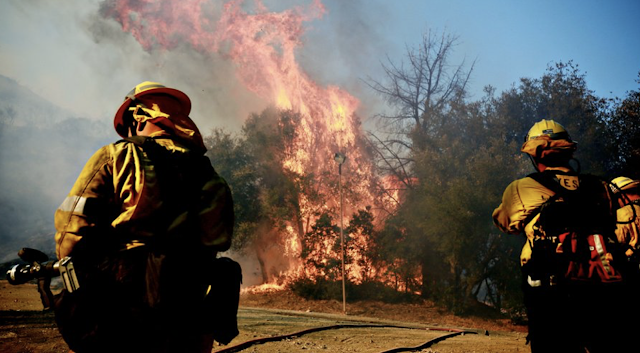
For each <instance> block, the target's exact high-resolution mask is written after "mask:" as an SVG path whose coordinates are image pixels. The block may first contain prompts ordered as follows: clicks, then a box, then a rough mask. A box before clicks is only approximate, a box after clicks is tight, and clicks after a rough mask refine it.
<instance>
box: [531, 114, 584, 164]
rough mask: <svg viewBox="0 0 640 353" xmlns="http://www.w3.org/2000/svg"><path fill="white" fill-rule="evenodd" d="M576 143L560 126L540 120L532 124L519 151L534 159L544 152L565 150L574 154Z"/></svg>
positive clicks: (549, 121)
mask: <svg viewBox="0 0 640 353" xmlns="http://www.w3.org/2000/svg"><path fill="white" fill-rule="evenodd" d="M577 147H578V143H577V142H575V141H573V140H571V137H570V136H569V132H567V130H566V129H565V128H564V126H562V125H561V124H559V123H557V122H555V121H553V120H546V119H542V120H540V121H539V122H537V123H535V124H533V126H532V127H531V129H529V132H528V133H527V136H526V137H525V139H524V144H522V148H521V151H522V152H524V153H527V154H529V155H530V156H532V157H534V158H540V157H543V154H544V151H548V150H567V151H570V152H574V151H575V150H576V149H577Z"/></svg>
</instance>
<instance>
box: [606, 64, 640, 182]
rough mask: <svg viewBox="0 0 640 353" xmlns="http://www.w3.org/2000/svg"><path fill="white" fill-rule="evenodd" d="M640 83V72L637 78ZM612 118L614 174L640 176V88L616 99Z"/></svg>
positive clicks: (610, 124) (611, 138) (608, 126)
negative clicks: (619, 100)
mask: <svg viewBox="0 0 640 353" xmlns="http://www.w3.org/2000/svg"><path fill="white" fill-rule="evenodd" d="M636 82H637V83H638V84H640V73H639V74H638V79H637V80H636ZM615 103H616V107H615V109H614V110H613V112H612V117H611V120H610V121H609V124H607V130H608V131H609V132H610V140H609V141H610V143H613V144H612V150H611V153H612V155H613V158H611V159H610V161H611V162H612V163H611V166H610V170H612V173H613V175H612V176H614V177H615V176H620V175H623V176H627V177H630V178H634V179H638V178H640V88H639V89H637V90H635V91H631V92H628V93H627V96H626V97H625V98H624V99H623V100H622V101H621V102H618V101H616V102H615Z"/></svg>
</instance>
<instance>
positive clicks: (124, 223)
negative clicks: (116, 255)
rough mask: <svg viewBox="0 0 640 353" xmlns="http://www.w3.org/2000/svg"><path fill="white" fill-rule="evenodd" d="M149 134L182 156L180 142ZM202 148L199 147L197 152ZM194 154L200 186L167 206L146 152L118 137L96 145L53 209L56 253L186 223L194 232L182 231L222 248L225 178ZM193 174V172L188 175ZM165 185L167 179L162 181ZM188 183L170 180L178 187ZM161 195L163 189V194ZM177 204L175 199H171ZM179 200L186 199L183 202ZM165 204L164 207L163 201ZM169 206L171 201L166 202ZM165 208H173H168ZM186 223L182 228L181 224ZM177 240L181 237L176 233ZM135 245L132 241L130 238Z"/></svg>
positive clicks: (228, 225) (228, 211)
mask: <svg viewBox="0 0 640 353" xmlns="http://www.w3.org/2000/svg"><path fill="white" fill-rule="evenodd" d="M153 135H155V136H156V138H155V139H154V140H155V141H156V142H157V144H158V145H160V146H162V147H160V148H165V149H166V150H167V151H168V152H170V154H171V155H173V154H178V155H179V156H182V155H184V154H187V153H189V152H190V150H189V149H188V148H187V147H185V145H183V144H181V143H179V142H178V141H175V140H173V139H171V138H160V136H157V135H159V134H153ZM202 153H204V152H202ZM202 153H200V154H199V156H198V157H199V159H197V160H199V161H200V163H201V164H202V166H198V167H197V168H195V169H194V170H196V172H193V171H192V170H191V169H190V168H188V169H189V172H191V174H196V173H202V174H199V176H200V179H204V180H202V183H201V184H202V186H201V187H200V185H198V186H196V188H197V189H196V190H195V191H193V190H194V189H193V187H192V188H191V189H189V188H184V190H192V191H188V192H192V193H196V195H185V198H184V200H193V201H192V202H189V204H188V205H186V204H185V205H177V206H176V205H173V206H172V207H167V206H168V205H167V204H168V203H169V201H167V200H166V198H163V196H162V195H163V192H162V190H161V187H160V185H161V184H162V182H161V181H162V177H161V176H159V175H158V173H156V172H157V171H158V170H159V168H157V166H155V165H154V163H152V162H151V161H150V159H149V156H148V153H146V152H143V149H142V148H141V147H140V146H138V145H136V144H135V143H132V142H129V141H120V142H116V143H114V144H110V145H107V146H104V147H102V148H101V149H99V150H98V151H97V152H96V153H95V154H94V155H93V156H92V157H91V159H90V160H89V161H88V162H87V163H86V165H85V166H84V168H83V169H82V172H81V173H80V176H79V177H78V179H77V180H76V182H75V184H74V186H73V188H72V189H71V192H70V193H69V195H68V197H67V198H66V199H65V200H64V201H63V202H62V204H61V205H60V207H59V208H58V209H57V210H56V213H55V227H56V235H55V241H56V254H57V256H58V258H63V257H65V256H68V255H70V254H72V252H73V250H74V247H75V246H76V245H77V244H78V243H79V242H80V241H81V239H83V238H85V237H87V238H91V237H109V236H116V234H117V236H118V237H123V239H124V242H123V244H122V245H123V246H131V244H129V245H127V244H126V242H127V241H128V240H135V241H141V242H142V243H144V242H145V240H146V239H149V238H150V237H154V236H157V235H158V233H162V232H167V233H169V232H170V231H171V230H172V229H181V227H182V226H184V225H185V224H186V223H187V222H189V223H190V225H189V227H186V228H188V229H190V230H191V231H193V232H196V233H198V234H189V235H185V234H181V235H180V236H190V237H192V238H195V239H197V241H199V242H200V243H201V244H202V245H203V246H204V247H207V248H210V249H212V250H214V251H224V250H227V249H228V248H229V247H230V245H231V238H232V233H233V223H234V214H233V201H232V198H231V192H230V190H229V186H228V185H227V183H226V181H225V180H224V179H223V178H222V177H220V176H219V175H218V174H217V173H216V172H215V171H214V170H213V168H212V167H211V164H210V161H209V160H208V158H206V157H205V156H203V155H202ZM191 177H192V179H193V177H194V175H191ZM165 184H166V183H165ZM185 186H189V185H172V186H171V187H172V188H173V187H176V188H178V189H177V190H179V192H181V191H182V190H183V189H180V188H181V187H185ZM164 195H166V193H165V194H164ZM175 203H180V202H175ZM182 203H183V204H184V203H186V202H182ZM163 205H164V206H163ZM169 206H170V205H169ZM167 208H169V209H171V210H172V211H171V212H167V211H166V209H167ZM183 228H185V227H183ZM178 239H180V238H179V237H178ZM134 244H135V243H134Z"/></svg>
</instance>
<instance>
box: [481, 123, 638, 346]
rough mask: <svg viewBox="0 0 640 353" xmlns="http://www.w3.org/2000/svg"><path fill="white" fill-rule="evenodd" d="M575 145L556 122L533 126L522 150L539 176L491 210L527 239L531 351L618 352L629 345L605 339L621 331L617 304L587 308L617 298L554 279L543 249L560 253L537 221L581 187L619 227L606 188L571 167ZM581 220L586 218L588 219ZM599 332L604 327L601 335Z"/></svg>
mask: <svg viewBox="0 0 640 353" xmlns="http://www.w3.org/2000/svg"><path fill="white" fill-rule="evenodd" d="M577 146H578V144H577V142H575V141H574V140H573V139H572V138H571V136H570V135H569V133H568V131H567V130H566V129H565V128H564V126H563V125H561V124H559V123H558V122H556V121H554V120H547V119H542V120H541V121H539V122H537V123H535V124H534V125H533V126H532V127H531V129H530V130H529V132H528V133H527V135H526V137H525V139H524V143H523V145H522V148H521V152H523V153H526V154H527V155H528V156H529V157H530V158H531V161H532V162H533V165H534V167H535V169H536V173H533V174H530V175H529V176H527V177H524V178H521V179H518V180H515V181H513V182H512V183H511V184H509V185H508V186H507V188H506V189H505V191H504V194H503V197H502V202H501V204H500V205H499V206H498V207H497V208H496V209H495V210H494V211H493V221H494V223H495V225H496V226H497V227H498V228H499V229H500V230H502V231H503V232H505V233H508V234H524V235H525V239H526V241H525V243H524V245H523V248H522V251H521V254H520V264H521V269H522V277H523V281H522V288H523V294H524V304H525V307H526V309H527V317H528V324H529V335H528V337H527V341H528V343H530V345H531V351H532V352H545V353H546V352H584V351H585V349H589V352H608V351H611V352H613V351H618V350H616V349H617V348H615V345H619V346H624V345H625V344H626V343H621V341H620V340H612V339H611V338H605V337H607V336H606V335H607V334H612V333H613V332H614V331H615V330H616V329H618V328H619V326H618V325H619V322H617V321H619V320H617V318H616V315H619V314H620V313H622V310H617V311H616V310H614V311H613V312H609V311H608V310H609V309H611V308H612V307H613V306H614V305H615V302H614V303H613V304H609V305H611V306H610V307H607V308H606V309H605V308H595V307H593V305H590V304H589V300H593V298H602V299H603V300H607V299H610V297H611V296H612V295H614V294H611V293H609V292H604V291H602V293H601V290H600V289H599V287H596V286H592V287H594V288H592V287H585V288H581V289H576V288H574V287H571V286H569V285H566V281H561V280H560V279H558V278H556V277H555V276H554V275H550V273H552V272H550V271H549V268H552V266H555V263H554V262H553V260H550V258H549V257H547V256H548V254H549V251H547V250H544V249H551V250H550V251H551V252H552V253H555V252H557V251H559V250H558V248H556V245H555V244H556V243H553V245H551V246H549V245H548V244H550V241H551V238H550V237H548V236H547V235H546V234H545V229H543V228H542V227H541V226H540V224H541V223H539V222H538V220H539V218H540V212H541V211H540V209H541V208H542V206H543V205H544V204H545V203H546V202H547V201H548V200H551V201H550V202H555V201H554V200H558V201H562V200H561V199H562V196H560V197H557V196H556V197H554V196H555V195H556V194H557V193H558V194H559V195H562V194H566V193H567V191H575V190H578V189H579V188H581V187H582V188H583V190H596V191H594V192H593V194H597V195H598V199H599V201H601V202H600V204H602V205H604V206H603V209H604V211H605V212H606V213H608V214H609V215H611V217H608V218H607V220H608V221H607V222H608V224H607V226H610V229H611V231H612V230H613V227H614V223H615V220H614V218H613V216H612V214H613V210H612V208H611V203H610V195H609V193H608V188H607V187H606V184H605V183H604V182H603V181H602V180H600V178H597V177H595V176H589V175H583V174H579V173H578V172H577V171H575V170H574V169H573V168H572V166H571V164H570V161H571V160H572V159H573V154H574V152H575V151H576V150H577ZM583 184H584V185H583ZM563 190H567V191H563ZM600 196H602V200H600ZM577 218H578V219H583V220H584V217H577ZM560 222H562V220H560ZM551 256H553V255H551ZM616 293H617V291H616ZM605 298H606V299H605ZM592 303H593V302H592ZM585 308H586V309H585ZM591 322H607V324H606V325H607V327H602V325H600V326H597V325H593V326H590V325H589V324H590V323H591ZM594 328H597V329H594ZM601 328H604V329H603V330H601V331H598V329H601ZM621 333H622V330H618V332H617V333H616V336H619V335H620V334H621ZM623 336H624V335H623ZM609 341H611V342H609ZM612 348H613V350H611V349H612Z"/></svg>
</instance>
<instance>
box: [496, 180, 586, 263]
mask: <svg viewBox="0 0 640 353" xmlns="http://www.w3.org/2000/svg"><path fill="white" fill-rule="evenodd" d="M547 170H552V171H556V170H557V171H558V174H556V177H557V178H558V180H559V181H560V184H561V185H562V186H563V187H565V188H566V189H569V190H575V189H577V188H578V186H579V180H578V176H577V175H566V174H565V173H568V172H570V170H569V169H568V168H547ZM553 195H555V193H554V192H553V191H551V190H549V189H548V188H546V187H545V186H543V185H542V184H540V183H538V182H537V181H535V180H534V179H533V178H530V177H525V178H522V179H518V180H516V181H514V182H512V183H511V184H509V186H507V188H506V189H505V191H504V193H503V196H502V203H501V204H500V206H498V208H496V209H495V210H494V211H493V222H494V223H495V225H496V226H497V227H498V228H499V229H500V230H501V231H503V232H505V233H508V234H520V233H524V234H525V235H526V237H527V241H526V242H525V244H524V246H523V247H522V252H521V253H520V264H521V265H524V264H525V263H526V262H527V261H529V260H530V259H531V244H532V243H533V238H534V229H533V225H534V224H535V223H536V221H537V220H538V217H539V214H537V215H535V217H533V218H531V215H532V214H534V213H535V212H536V210H537V209H538V208H539V207H540V206H542V204H543V203H545V202H546V201H547V200H548V199H549V198H550V197H552V196H553ZM527 219H530V220H529V222H528V223H526V221H527ZM525 223H526V224H525Z"/></svg>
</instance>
